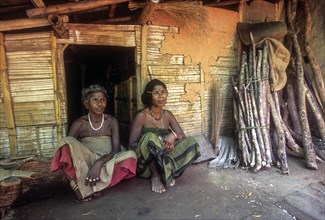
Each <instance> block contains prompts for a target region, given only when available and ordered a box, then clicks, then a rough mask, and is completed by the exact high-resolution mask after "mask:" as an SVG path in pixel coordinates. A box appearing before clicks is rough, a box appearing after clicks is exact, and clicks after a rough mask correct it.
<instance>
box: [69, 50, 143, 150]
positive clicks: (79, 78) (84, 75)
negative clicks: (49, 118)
mask: <svg viewBox="0 0 325 220" xmlns="http://www.w3.org/2000/svg"><path fill="white" fill-rule="evenodd" d="M64 66H65V77H66V94H67V122H68V127H67V129H69V128H70V126H71V123H72V122H73V121H74V120H75V119H76V118H78V117H80V116H81V115H84V114H86V109H85V108H84V107H83V104H82V102H81V90H82V88H84V87H88V86H89V85H91V84H99V85H101V86H104V87H105V88H106V90H107V92H108V95H109V98H108V102H107V107H106V111H105V113H106V114H110V115H113V116H115V117H117V119H118V121H119V123H120V138H121V144H123V145H124V146H125V145H126V144H127V142H128V133H129V127H130V123H131V120H132V117H133V114H134V113H135V111H136V109H137V106H136V88H135V85H136V77H135V48H131V47H116V46H95V45H69V46H68V47H67V48H66V50H65V52H64ZM133 85H134V86H133Z"/></svg>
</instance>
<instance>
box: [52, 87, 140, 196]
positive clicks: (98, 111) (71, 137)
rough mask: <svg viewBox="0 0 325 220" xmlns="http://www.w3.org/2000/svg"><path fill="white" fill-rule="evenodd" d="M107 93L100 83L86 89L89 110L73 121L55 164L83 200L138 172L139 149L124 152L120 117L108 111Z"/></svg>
mask: <svg viewBox="0 0 325 220" xmlns="http://www.w3.org/2000/svg"><path fill="white" fill-rule="evenodd" d="M106 96H107V92H106V90H105V89H104V88H103V87H101V86H99V85H91V86H90V87H89V88H86V89H83V92H82V101H83V104H84V106H85V107H86V109H87V110H88V114H87V115H84V116H82V117H80V118H78V119H76V120H75V121H74V122H73V123H72V126H71V128H70V130H69V133H68V136H67V137H65V138H64V139H63V140H62V142H61V143H60V144H59V145H58V148H57V150H56V152H55V155H54V158H53V160H52V164H51V169H52V171H53V172H54V171H57V170H61V171H63V173H64V174H65V176H66V177H67V178H68V180H69V181H70V185H71V187H72V189H73V190H74V191H75V192H76V194H77V196H78V199H79V200H81V201H88V200H90V199H91V198H93V196H98V195H99V192H100V191H102V190H103V189H106V188H109V187H112V186H114V185H116V184H117V183H119V182H120V181H121V180H123V179H128V178H131V177H133V176H135V175H136V164H137V161H136V155H135V152H134V151H131V150H129V151H123V152H121V146H120V139H119V126H118V121H117V119H116V118H115V117H113V116H111V115H106V114H104V111H105V108H106V98H107V97H106Z"/></svg>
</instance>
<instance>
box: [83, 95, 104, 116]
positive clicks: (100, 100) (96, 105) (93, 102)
mask: <svg viewBox="0 0 325 220" xmlns="http://www.w3.org/2000/svg"><path fill="white" fill-rule="evenodd" d="M85 106H86V108H87V109H88V111H90V112H92V113H95V114H102V113H103V112H104V111H105V108H106V97H105V94H104V93H102V92H94V93H92V94H91V95H90V97H89V101H88V103H86V105H85Z"/></svg>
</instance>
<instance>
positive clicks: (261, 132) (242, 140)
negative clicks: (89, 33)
mask: <svg viewBox="0 0 325 220" xmlns="http://www.w3.org/2000/svg"><path fill="white" fill-rule="evenodd" d="M267 50H268V47H267V44H264V46H263V49H262V50H258V52H257V58H256V59H253V57H255V53H256V52H255V46H254V48H250V50H249V53H248V54H247V52H246V51H243V53H242V59H241V68H240V73H239V79H238V81H237V82H234V92H235V96H234V112H235V120H236V124H237V131H238V147H239V150H240V152H241V162H242V165H243V166H244V167H252V168H254V169H255V171H257V170H260V169H261V168H262V167H270V166H271V164H272V158H273V157H272V152H273V151H272V149H271V144H270V132H269V131H270V127H269V125H270V111H269V109H270V105H269V102H268V101H267V100H269V99H271V98H272V96H271V93H270V86H269V81H268V79H269V64H268V61H267V59H268V58H267V54H268V51H267ZM281 147H282V146H281V145H279V156H280V157H279V158H281V159H280V161H281V162H282V163H281V165H282V170H283V172H288V167H287V162H286V158H285V154H282V155H281V153H280V152H282V149H281ZM282 153H283V152H282Z"/></svg>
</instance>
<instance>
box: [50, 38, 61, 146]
mask: <svg viewBox="0 0 325 220" xmlns="http://www.w3.org/2000/svg"><path fill="white" fill-rule="evenodd" d="M56 45H57V43H56V37H55V36H51V58H52V72H53V87H54V88H53V89H54V108H55V120H56V130H57V141H58V142H60V141H61V139H62V121H61V118H62V116H61V105H60V100H59V89H58V83H57V68H56V65H57V56H56V52H57V46H56Z"/></svg>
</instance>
